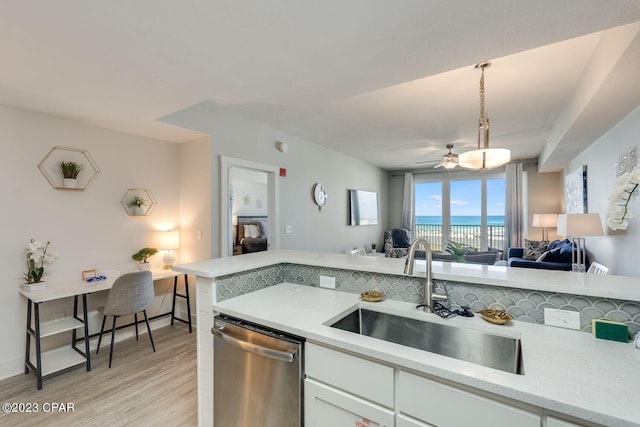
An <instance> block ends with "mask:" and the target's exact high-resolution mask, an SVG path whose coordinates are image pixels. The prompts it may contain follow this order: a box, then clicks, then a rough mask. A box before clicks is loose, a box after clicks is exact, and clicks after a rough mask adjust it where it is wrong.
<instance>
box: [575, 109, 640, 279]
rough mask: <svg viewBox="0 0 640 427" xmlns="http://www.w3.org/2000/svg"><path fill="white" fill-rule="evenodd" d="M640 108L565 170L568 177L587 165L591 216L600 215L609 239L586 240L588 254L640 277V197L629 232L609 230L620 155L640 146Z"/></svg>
mask: <svg viewBox="0 0 640 427" xmlns="http://www.w3.org/2000/svg"><path fill="white" fill-rule="evenodd" d="M638 135H640V107H638V108H636V109H635V110H634V111H632V112H631V113H630V114H629V115H628V116H627V117H625V118H624V119H623V120H621V121H620V122H619V123H618V124H617V125H616V126H615V127H614V128H612V129H611V130H609V132H607V133H606V134H604V135H603V136H602V137H601V138H600V139H598V140H597V141H596V142H595V143H593V144H592V145H591V146H590V147H589V148H587V149H586V150H584V151H583V152H582V153H581V154H580V155H579V156H577V157H576V158H575V159H573V160H572V161H571V162H570V164H569V166H568V167H567V169H565V171H564V175H565V176H566V175H567V174H568V173H570V172H573V171H574V170H576V169H577V168H579V167H581V166H582V165H587V195H588V202H587V203H588V209H589V212H590V213H595V212H597V213H599V214H600V217H601V219H602V223H603V228H604V229H605V234H606V235H605V236H603V237H588V238H586V246H587V251H588V252H589V253H590V255H591V258H592V260H593V261H597V262H599V263H601V264H604V265H606V266H607V267H609V268H610V269H613V274H617V275H623V276H640V264H639V263H638V261H637V251H638V242H640V220H639V219H638V215H640V202H639V201H638V200H639V199H640V198H639V197H637V196H634V197H633V198H632V200H631V202H630V203H629V210H630V211H631V212H632V213H634V214H635V217H631V218H629V227H628V229H627V230H626V231H613V230H610V229H608V228H607V227H606V216H607V201H608V199H609V196H610V195H611V193H612V192H613V188H614V187H613V186H614V181H615V179H616V175H615V165H616V161H617V160H618V156H619V155H620V154H622V153H624V152H625V151H627V150H629V148H631V147H633V146H636V147H638V146H639V145H640V143H639V141H638Z"/></svg>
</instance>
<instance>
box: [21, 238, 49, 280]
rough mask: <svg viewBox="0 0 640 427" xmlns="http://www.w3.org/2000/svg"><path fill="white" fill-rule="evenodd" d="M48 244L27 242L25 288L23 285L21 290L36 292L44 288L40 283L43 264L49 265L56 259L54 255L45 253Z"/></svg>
mask: <svg viewBox="0 0 640 427" xmlns="http://www.w3.org/2000/svg"><path fill="white" fill-rule="evenodd" d="M50 243H51V242H41V241H39V240H35V239H31V241H30V242H29V245H28V246H27V251H26V261H27V272H26V273H24V279H25V281H26V284H25V285H26V286H24V285H23V289H26V290H38V289H42V288H44V287H45V286H44V284H43V283H42V276H43V275H44V264H45V263H47V264H51V263H52V262H53V261H55V259H56V256H55V254H52V253H47V250H48V249H49V245H50Z"/></svg>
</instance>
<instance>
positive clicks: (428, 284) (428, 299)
mask: <svg viewBox="0 0 640 427" xmlns="http://www.w3.org/2000/svg"><path fill="white" fill-rule="evenodd" d="M419 246H421V247H423V248H424V250H425V260H426V262H427V271H426V275H425V282H424V304H423V305H422V306H423V309H424V311H427V310H431V311H433V312H435V310H434V308H433V302H434V301H446V300H447V296H446V295H442V294H437V293H435V292H434V291H433V282H432V280H431V245H429V242H427V240H426V239H423V238H421V237H419V238H417V239H416V240H414V241H413V243H411V246H409V253H408V254H407V260H406V261H405V263H404V274H408V275H411V274H413V264H414V260H415V256H416V249H417V248H418V247H419Z"/></svg>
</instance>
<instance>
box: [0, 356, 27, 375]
mask: <svg viewBox="0 0 640 427" xmlns="http://www.w3.org/2000/svg"><path fill="white" fill-rule="evenodd" d="M23 352H24V351H23ZM18 374H22V375H24V356H22V357H16V358H15V359H9V360H3V361H2V362H0V380H4V379H5V378H9V377H14V376H16V375H18ZM34 378H35V377H34Z"/></svg>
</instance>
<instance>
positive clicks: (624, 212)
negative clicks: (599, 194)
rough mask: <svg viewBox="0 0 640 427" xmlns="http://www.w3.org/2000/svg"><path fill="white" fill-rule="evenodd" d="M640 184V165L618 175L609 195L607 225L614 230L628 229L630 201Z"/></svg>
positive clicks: (631, 216) (630, 214) (631, 215)
mask: <svg viewBox="0 0 640 427" xmlns="http://www.w3.org/2000/svg"><path fill="white" fill-rule="evenodd" d="M638 184H640V165H638V166H636V167H635V168H633V169H632V170H631V171H630V172H626V173H624V174H622V175H620V176H619V177H618V179H616V182H615V188H614V190H613V193H611V196H609V206H608V213H607V226H608V227H609V228H610V229H612V230H626V229H627V227H629V221H628V219H629V218H633V214H632V213H631V212H629V210H628V207H629V201H630V200H631V196H633V193H634V192H635V191H636V190H637V189H638Z"/></svg>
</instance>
